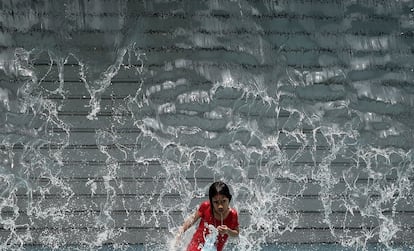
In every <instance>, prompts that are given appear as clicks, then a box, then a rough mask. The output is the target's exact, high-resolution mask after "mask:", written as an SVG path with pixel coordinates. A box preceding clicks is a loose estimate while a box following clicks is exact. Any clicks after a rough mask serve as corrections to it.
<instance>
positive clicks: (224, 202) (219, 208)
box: [212, 194, 230, 215]
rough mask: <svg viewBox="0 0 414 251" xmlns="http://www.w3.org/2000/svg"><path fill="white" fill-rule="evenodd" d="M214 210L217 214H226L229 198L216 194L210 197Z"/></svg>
mask: <svg viewBox="0 0 414 251" xmlns="http://www.w3.org/2000/svg"><path fill="white" fill-rule="evenodd" d="M212 202H213V209H214V212H216V213H217V214H219V215H221V214H226V213H227V212H228V210H229V204H230V200H229V198H227V197H226V196H224V195H221V194H217V195H215V196H214V197H213V199H212Z"/></svg>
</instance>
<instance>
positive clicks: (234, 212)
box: [230, 207, 238, 216]
mask: <svg viewBox="0 0 414 251" xmlns="http://www.w3.org/2000/svg"><path fill="white" fill-rule="evenodd" d="M230 214H232V215H234V216H237V215H238V213H237V210H236V209H235V208H234V207H232V208H230Z"/></svg>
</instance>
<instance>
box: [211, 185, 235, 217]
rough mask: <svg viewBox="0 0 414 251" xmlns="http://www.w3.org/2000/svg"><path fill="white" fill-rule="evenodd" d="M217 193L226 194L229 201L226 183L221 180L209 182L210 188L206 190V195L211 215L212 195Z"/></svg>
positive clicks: (228, 190) (229, 196) (229, 195)
mask: <svg viewBox="0 0 414 251" xmlns="http://www.w3.org/2000/svg"><path fill="white" fill-rule="evenodd" d="M218 194H221V195H224V196H226V197H227V198H228V199H229V201H231V194H230V189H229V187H228V186H227V185H226V183H224V182H223V181H216V182H214V183H213V184H211V186H210V189H209V190H208V197H209V199H210V205H211V214H212V215H213V197H214V196H216V195H218Z"/></svg>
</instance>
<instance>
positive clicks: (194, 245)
mask: <svg viewBox="0 0 414 251" xmlns="http://www.w3.org/2000/svg"><path fill="white" fill-rule="evenodd" d="M198 214H199V215H200V218H201V220H200V224H199V225H198V228H197V230H196V232H195V233H194V235H193V238H192V239H191V242H190V244H189V245H188V247H187V251H200V250H201V249H202V246H203V244H204V242H205V240H204V236H206V235H207V234H209V230H208V228H207V224H210V225H214V226H215V227H218V226H220V225H221V222H220V220H217V219H215V218H214V216H213V215H212V213H211V206H210V201H205V202H203V203H201V205H200V208H199V209H198ZM223 224H224V225H226V226H227V227H229V228H230V229H236V228H237V227H238V226H239V219H238V215H237V211H236V210H235V209H233V208H230V212H229V214H228V215H227V217H226V218H225V219H223ZM228 237H229V236H228V235H227V234H224V235H221V234H219V235H218V237H217V241H216V247H217V251H221V250H223V247H224V244H225V243H226V241H227V238H228Z"/></svg>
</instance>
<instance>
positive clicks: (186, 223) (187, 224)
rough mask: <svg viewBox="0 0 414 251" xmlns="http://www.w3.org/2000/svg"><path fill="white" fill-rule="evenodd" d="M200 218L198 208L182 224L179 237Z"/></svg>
mask: <svg viewBox="0 0 414 251" xmlns="http://www.w3.org/2000/svg"><path fill="white" fill-rule="evenodd" d="M198 219H200V215H199V214H198V210H197V211H195V212H194V213H193V214H192V215H190V216H189V217H188V218H187V219H186V220H185V221H184V224H183V225H182V226H181V228H180V229H179V230H178V237H181V235H182V234H183V233H184V232H185V231H187V229H189V228H190V227H191V226H192V225H194V223H195V222H196V221H197V220H198Z"/></svg>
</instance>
